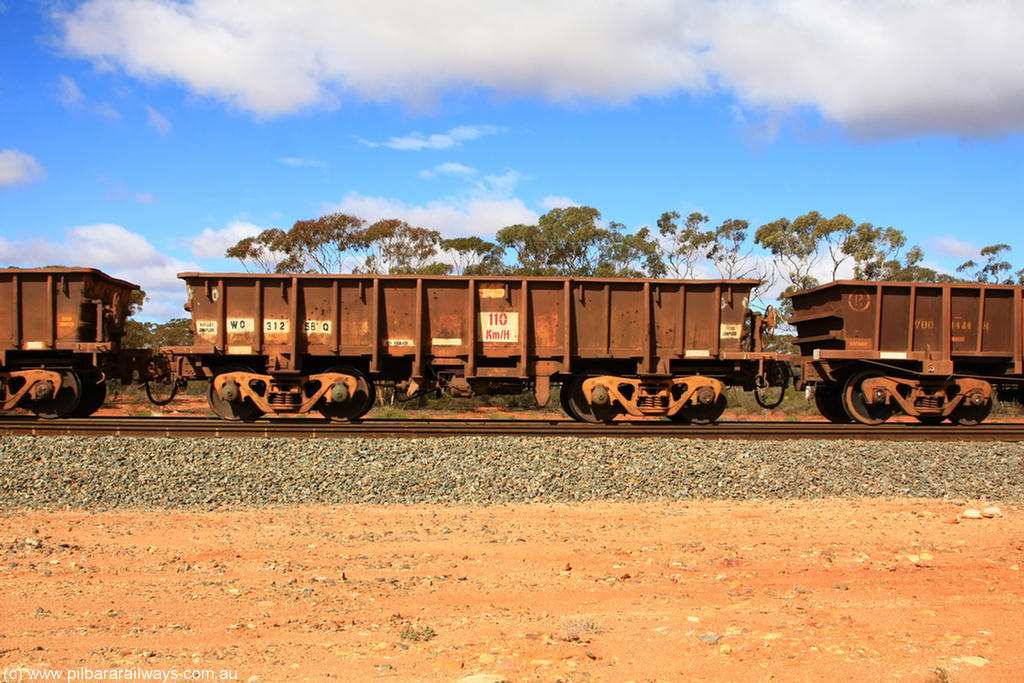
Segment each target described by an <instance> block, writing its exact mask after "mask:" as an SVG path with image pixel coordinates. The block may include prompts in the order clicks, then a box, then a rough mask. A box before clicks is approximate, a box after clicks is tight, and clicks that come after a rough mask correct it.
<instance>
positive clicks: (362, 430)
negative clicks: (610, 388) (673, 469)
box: [0, 416, 1024, 441]
mask: <svg viewBox="0 0 1024 683" xmlns="http://www.w3.org/2000/svg"><path fill="white" fill-rule="evenodd" d="M5 435H33V436H137V437H143V436H149V437H168V438H200V437H239V438H243V437H244V438H289V439H295V438H306V439H344V438H349V437H371V438H386V437H394V438H403V437H406V438H422V437H451V436H565V437H578V438H595V437H612V438H639V437H661V438H676V439H778V440H788V439H853V440H862V441H863V440H873V441H879V440H885V441H1021V440H1022V439H1024V424H1020V423H1000V422H992V423H985V424H981V425H978V426H975V427H959V426H956V425H952V424H944V425H922V424H916V423H905V422H895V423H891V424H890V423H887V424H883V425H878V426H866V425H859V424H846V425H842V424H831V423H827V422H720V423H718V424H714V425H682V424H676V423H672V422H652V421H621V422H620V421H616V422H614V423H612V424H586V423H579V422H573V421H570V420H554V419H551V420H544V419H533V420H453V419H424V420H382V419H369V420H361V421H358V422H351V423H350V422H331V421H328V420H324V419H319V418H274V419H263V420H257V421H255V422H229V421H226V420H220V419H216V418H203V417H159V418H151V417H90V418H83V419H65V420H41V419H37V418H35V417H31V416H9V417H4V418H0V436H5Z"/></svg>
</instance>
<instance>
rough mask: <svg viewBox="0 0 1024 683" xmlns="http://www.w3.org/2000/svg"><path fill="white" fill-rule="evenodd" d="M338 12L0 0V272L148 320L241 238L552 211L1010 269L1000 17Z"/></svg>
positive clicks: (466, 228)
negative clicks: (902, 243) (995, 255)
mask: <svg viewBox="0 0 1024 683" xmlns="http://www.w3.org/2000/svg"><path fill="white" fill-rule="evenodd" d="M363 4H364V3H358V4H357V3H318V2H312V1H310V2H300V1H296V2H290V3H279V2H259V1H257V0H253V1H252V2H247V3H237V2H233V1H231V0H192V1H188V2H174V1H171V0H88V1H86V2H73V1H63V0H62V1H59V2H51V1H44V0H40V1H38V2H31V1H22V2H19V1H16V0H0V263H3V264H4V265H7V264H11V265H25V266H37V265H47V264H56V263H60V264H67V265H83V266H95V267H100V268H102V269H103V270H105V271H107V272H109V273H111V274H114V275H117V276H120V277H125V278H127V279H129V280H132V281H134V282H137V283H139V284H141V285H143V287H144V288H145V289H146V290H147V291H148V292H149V294H150V297H151V299H150V301H149V302H148V303H147V305H146V309H145V314H146V316H148V317H150V318H152V319H165V318H167V317H170V316H176V315H181V314H182V312H181V303H182V299H183V291H184V288H183V287H182V286H181V285H180V282H179V281H177V280H176V278H175V274H176V273H177V272H179V271H183V270H238V269H239V265H238V264H237V263H234V262H231V261H228V260H225V259H223V258H221V257H220V256H221V255H222V254H223V251H224V249H225V248H226V247H227V246H229V245H230V244H232V243H234V242H235V241H237V240H238V239H239V238H241V237H243V236H246V235H248V234H254V233H256V232H258V231H259V230H262V229H264V228H266V227H271V226H273V227H281V228H288V227H290V226H291V225H292V223H293V222H294V221H296V220H300V219H307V218H313V217H316V216H318V215H321V214H323V213H325V212H328V211H334V210H342V211H346V212H349V213H354V214H356V215H359V216H361V217H363V218H366V219H368V220H375V219H377V218H383V217H397V218H404V219H406V220H408V221H410V222H411V223H414V224H416V225H421V226H423V227H428V228H433V229H437V230H440V231H441V232H442V234H444V235H445V236H456V235H471V234H478V235H482V236H484V237H489V236H493V234H494V233H495V232H496V231H497V230H499V229H500V228H502V227H504V226H505V225H509V224H513V223H520V222H534V221H536V219H537V217H538V216H539V215H540V214H542V213H544V212H545V211H547V210H548V209H550V208H552V207H555V206H565V205H567V204H569V203H580V204H588V205H590V206H593V207H595V208H597V209H598V210H600V211H601V212H602V214H603V217H604V218H605V219H606V220H613V221H618V222H620V223H624V224H626V225H627V226H629V227H630V228H632V229H635V228H638V227H640V226H643V225H654V223H655V221H656V220H657V218H658V216H660V215H661V213H662V212H664V211H668V210H676V211H679V212H680V213H682V214H684V215H685V214H686V213H689V212H691V211H701V212H703V213H705V214H707V215H708V216H709V217H710V219H711V222H712V225H717V224H718V223H720V222H721V221H723V220H725V219H729V218H742V219H746V220H748V221H750V223H751V226H752V228H756V227H757V226H759V225H761V224H762V223H766V222H769V221H773V220H775V219H777V218H780V217H783V216H785V217H789V218H795V217H796V216H798V215H800V214H803V213H806V212H807V211H811V210H817V211H820V212H822V213H824V214H827V215H830V216H831V215H833V214H835V213H840V212H842V213H846V214H848V215H849V216H851V217H852V218H853V219H854V220H855V221H857V222H871V223H874V224H876V225H884V226H890V225H891V226H893V227H896V228H899V229H901V230H903V231H904V232H905V233H906V235H907V236H908V239H909V241H910V243H911V244H918V245H920V246H921V247H922V248H923V249H924V251H925V254H926V257H927V260H928V263H929V265H932V266H933V267H936V268H938V269H940V270H946V271H952V270H953V269H954V268H955V267H956V265H958V264H959V263H961V262H962V261H964V260H966V259H967V258H970V257H971V256H972V255H974V254H976V253H977V250H978V249H979V248H980V247H982V246H985V245H987V244H992V243H996V242H1005V243H1008V244H1010V245H1011V247H1012V248H1013V253H1012V255H1011V258H1012V260H1014V262H1015V265H1016V267H1017V268H1020V267H1022V266H1024V243H1022V240H1021V239H1020V235H1021V234H1022V232H1024V210H1022V198H1024V135H1022V132H1024V41H1021V40H1020V36H1021V35H1024V3H1017V2H1012V1H1010V0H978V1H976V2H971V3H965V2H961V1H960V0H928V1H925V0H903V1H901V2H890V1H888V0H856V1H855V0H837V1H835V2H821V1H820V0H720V1H712V0H688V1H679V2H667V1H659V0H645V1H632V2H616V1H613V0H606V1H604V2H597V3H594V2H560V3H550V2H541V1H540V0H523V1H521V2H515V3H507V2H494V3H478V2H468V1H466V2H463V1H448V2H437V3H422V2H413V1H412V0H390V1H388V2H384V1H382V2H379V3H369V4H372V5H373V6H372V7H370V6H363ZM325 8H326V9H325ZM243 10H244V11H243Z"/></svg>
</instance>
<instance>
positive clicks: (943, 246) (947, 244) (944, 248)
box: [929, 235, 981, 260]
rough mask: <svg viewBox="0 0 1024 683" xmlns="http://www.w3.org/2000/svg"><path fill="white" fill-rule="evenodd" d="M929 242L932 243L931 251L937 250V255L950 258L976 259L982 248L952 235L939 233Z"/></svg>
mask: <svg viewBox="0 0 1024 683" xmlns="http://www.w3.org/2000/svg"><path fill="white" fill-rule="evenodd" d="M929 242H930V243H931V248H930V251H932V252H935V253H936V255H938V256H942V257H948V258H957V259H961V260H963V259H976V258H978V256H979V253H980V252H981V248H980V247H977V246H975V245H973V244H971V243H970V242H964V241H962V240H958V239H957V238H955V237H953V236H952V235H938V236H936V237H932V238H931V239H930V240H929Z"/></svg>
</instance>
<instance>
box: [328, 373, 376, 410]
mask: <svg viewBox="0 0 1024 683" xmlns="http://www.w3.org/2000/svg"><path fill="white" fill-rule="evenodd" d="M327 372H339V373H343V374H346V375H352V376H353V377H355V378H356V380H357V382H356V391H355V393H354V394H353V395H352V396H349V397H348V400H346V401H342V402H335V401H328V400H327V399H322V400H321V401H320V403H318V404H317V406H316V409H317V411H318V412H319V413H320V414H321V415H323V416H324V417H326V418H328V419H329V420H358V419H359V418H361V417H362V416H363V415H366V413H368V412H370V408H372V407H373V402H374V401H376V400H377V392H376V390H375V388H374V385H373V382H371V381H370V380H368V379H367V378H366V375H364V374H363V373H361V372H359V371H358V370H356V369H355V368H350V367H346V366H340V367H335V368H331V369H330V370H328V371H327Z"/></svg>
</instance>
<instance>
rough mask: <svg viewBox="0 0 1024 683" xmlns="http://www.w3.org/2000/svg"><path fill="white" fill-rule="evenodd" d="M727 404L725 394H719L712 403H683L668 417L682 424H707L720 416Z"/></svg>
mask: <svg viewBox="0 0 1024 683" xmlns="http://www.w3.org/2000/svg"><path fill="white" fill-rule="evenodd" d="M727 405H728V401H727V400H726V398H725V394H719V395H718V399H717V400H716V401H715V402H714V403H707V404H698V405H692V404H691V405H685V406H683V407H682V409H681V410H680V411H679V412H678V413H676V414H675V415H669V419H670V420H672V421H673V422H680V423H682V424H695V425H709V424H712V423H713V422H715V421H716V420H718V418H720V417H721V416H722V413H724V412H725V407H726V406H727Z"/></svg>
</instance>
